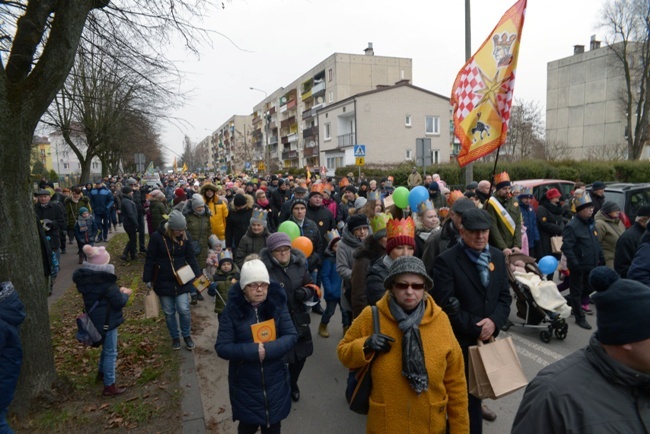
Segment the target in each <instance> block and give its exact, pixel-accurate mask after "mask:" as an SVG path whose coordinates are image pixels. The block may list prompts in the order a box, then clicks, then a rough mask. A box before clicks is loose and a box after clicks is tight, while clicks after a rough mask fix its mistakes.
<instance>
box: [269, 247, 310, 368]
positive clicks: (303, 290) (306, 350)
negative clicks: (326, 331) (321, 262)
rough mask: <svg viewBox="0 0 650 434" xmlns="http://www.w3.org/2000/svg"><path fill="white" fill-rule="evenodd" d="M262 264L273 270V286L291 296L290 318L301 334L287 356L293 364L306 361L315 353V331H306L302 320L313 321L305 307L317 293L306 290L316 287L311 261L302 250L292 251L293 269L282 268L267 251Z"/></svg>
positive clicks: (291, 267) (271, 272)
mask: <svg viewBox="0 0 650 434" xmlns="http://www.w3.org/2000/svg"><path fill="white" fill-rule="evenodd" d="M260 260H261V261H262V262H264V265H266V268H267V269H268V270H269V277H270V279H271V282H272V283H273V282H276V283H279V284H280V286H281V287H282V288H284V291H285V292H286V294H287V306H288V308H289V314H290V315H291V319H292V320H293V321H294V324H295V325H297V326H296V330H297V331H298V342H297V343H296V346H295V347H294V349H293V351H292V352H290V353H289V354H288V355H287V361H288V362H289V363H293V362H295V361H297V360H301V359H305V358H307V357H309V356H310V355H311V354H312V353H313V352H314V344H313V342H312V336H311V331H310V330H309V326H307V327H303V326H301V325H300V324H299V323H300V322H301V320H303V321H309V313H308V312H307V308H306V306H305V304H304V302H305V301H310V300H311V299H312V298H313V297H314V294H315V292H314V290H313V289H311V288H309V287H306V286H305V285H308V284H310V283H313V281H312V280H311V276H310V275H309V273H308V272H307V267H306V264H307V260H306V259H305V255H303V254H302V252H301V251H300V250H297V249H293V248H292V249H291V259H290V260H289V265H288V266H287V267H286V268H285V267H282V266H281V265H280V264H279V263H278V262H277V261H276V260H275V259H273V257H272V256H271V252H269V250H268V249H267V248H264V249H262V251H261V252H260ZM302 324H304V322H302Z"/></svg>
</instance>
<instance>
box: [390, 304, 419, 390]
mask: <svg viewBox="0 0 650 434" xmlns="http://www.w3.org/2000/svg"><path fill="white" fill-rule="evenodd" d="M424 303H425V302H424V299H422V301H420V304H418V306H417V307H416V308H415V310H414V311H413V312H411V313H410V314H407V313H406V312H404V310H403V309H402V308H401V307H400V306H399V305H398V304H397V302H396V301H395V298H394V297H392V296H391V297H389V298H388V307H389V309H390V313H391V315H393V318H395V320H396V321H397V326H398V327H399V329H400V330H401V331H402V333H403V334H404V336H403V337H402V375H404V376H405V377H406V379H407V380H408V382H409V384H410V385H411V388H413V390H415V393H417V394H420V393H422V391H424V390H428V389H429V373H428V372H427V367H426V365H425V364H424V349H423V348H422V337H421V336H420V328H419V327H418V326H419V324H420V321H422V315H424V308H425V304H424Z"/></svg>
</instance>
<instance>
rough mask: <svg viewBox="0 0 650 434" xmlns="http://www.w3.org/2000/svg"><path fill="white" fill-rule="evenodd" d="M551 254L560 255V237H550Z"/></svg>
mask: <svg viewBox="0 0 650 434" xmlns="http://www.w3.org/2000/svg"><path fill="white" fill-rule="evenodd" d="M551 252H553V253H562V237H561V236H560V235H557V236H555V237H551Z"/></svg>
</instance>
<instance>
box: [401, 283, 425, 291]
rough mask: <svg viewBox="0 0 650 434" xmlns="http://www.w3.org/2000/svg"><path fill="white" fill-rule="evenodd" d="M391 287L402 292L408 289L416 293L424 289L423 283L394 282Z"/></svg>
mask: <svg viewBox="0 0 650 434" xmlns="http://www.w3.org/2000/svg"><path fill="white" fill-rule="evenodd" d="M393 286H394V287H395V288H396V289H399V290H402V291H403V290H405V289H409V287H410V288H413V289H415V290H416V291H419V290H422V289H424V287H425V285H424V283H406V282H394V283H393Z"/></svg>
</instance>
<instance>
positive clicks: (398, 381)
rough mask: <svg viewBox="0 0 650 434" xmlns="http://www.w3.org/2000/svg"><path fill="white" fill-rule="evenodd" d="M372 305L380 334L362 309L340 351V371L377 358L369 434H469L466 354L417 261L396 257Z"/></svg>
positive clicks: (374, 363)
mask: <svg viewBox="0 0 650 434" xmlns="http://www.w3.org/2000/svg"><path fill="white" fill-rule="evenodd" d="M384 286H385V287H386V289H387V290H388V291H386V294H385V295H384V296H383V297H382V298H381V300H379V301H378V302H377V309H378V313H379V320H380V333H376V332H375V331H374V330H373V321H372V311H371V309H370V307H369V306H368V307H366V308H365V309H364V310H363V312H361V315H359V317H358V318H357V319H356V320H355V321H354V322H353V323H352V326H351V327H350V329H349V330H348V332H347V333H346V335H345V336H344V337H343V339H342V340H341V342H340V343H339V346H338V349H337V351H338V356H339V359H340V360H341V362H342V363H343V365H345V366H346V367H348V368H350V369H358V368H361V367H363V366H364V365H366V364H367V363H370V361H371V360H372V358H373V356H374V358H375V360H374V362H373V364H372V369H371V374H372V379H373V381H372V391H371V394H370V410H369V411H368V419H367V424H366V432H368V433H413V434H416V433H417V434H421V433H440V434H443V433H445V432H446V429H447V424H449V432H450V433H451V434H458V433H468V432H469V415H468V413H467V384H466V382H465V367H464V363H463V355H462V352H461V349H460V346H459V345H458V341H457V340H456V337H455V336H454V332H453V330H452V328H451V324H450V323H449V319H448V318H447V315H446V314H445V313H444V312H443V311H442V309H441V308H440V307H438V305H436V303H435V302H434V301H433V298H432V297H431V296H430V295H429V294H428V293H427V291H428V290H430V289H431V287H432V286H433V282H432V281H431V279H430V278H429V276H427V273H426V270H425V269H424V264H423V263H422V261H421V260H420V259H418V258H416V257H414V256H403V257H400V258H397V259H396V260H395V262H393V264H392V265H391V267H390V271H389V274H388V277H387V278H386V280H385V282H384Z"/></svg>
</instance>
